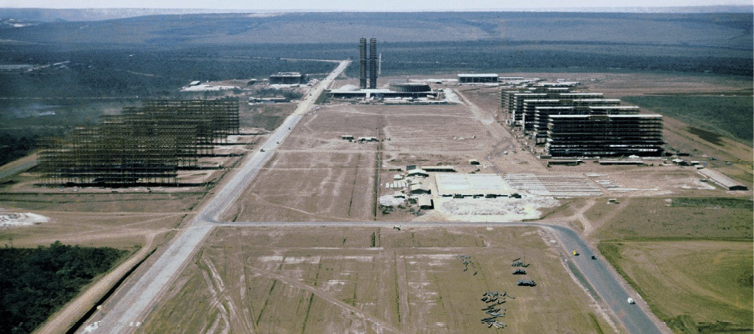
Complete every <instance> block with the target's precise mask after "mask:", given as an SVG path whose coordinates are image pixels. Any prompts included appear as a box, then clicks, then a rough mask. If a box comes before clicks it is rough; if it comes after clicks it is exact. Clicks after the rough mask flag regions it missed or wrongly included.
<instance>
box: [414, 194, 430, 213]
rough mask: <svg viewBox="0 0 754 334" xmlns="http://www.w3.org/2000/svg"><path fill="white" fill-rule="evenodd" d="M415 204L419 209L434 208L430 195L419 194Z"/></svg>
mask: <svg viewBox="0 0 754 334" xmlns="http://www.w3.org/2000/svg"><path fill="white" fill-rule="evenodd" d="M416 204H419V208H420V209H424V210H429V209H433V208H434V204H433V203H432V197H430V196H429V195H421V196H419V197H418V198H417V199H416Z"/></svg>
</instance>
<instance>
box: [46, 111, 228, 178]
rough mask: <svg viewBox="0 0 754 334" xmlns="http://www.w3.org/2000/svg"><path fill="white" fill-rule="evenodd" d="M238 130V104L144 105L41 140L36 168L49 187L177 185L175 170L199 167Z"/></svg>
mask: <svg viewBox="0 0 754 334" xmlns="http://www.w3.org/2000/svg"><path fill="white" fill-rule="evenodd" d="M238 129H239V120H238V101H237V100H231V99H222V100H212V101H209V100H188V101H166V100H162V101H145V102H144V107H141V108H125V109H124V110H123V113H122V114H121V115H115V116H103V117H102V118H101V122H100V124H97V125H93V126H87V127H78V128H76V129H74V131H73V132H72V133H71V134H70V135H69V136H68V137H66V138H62V139H61V138H55V139H48V140H45V141H44V142H43V146H42V147H43V148H42V150H41V152H40V162H39V167H38V168H39V170H40V173H41V175H42V183H43V184H48V185H102V186H127V185H138V184H176V183H177V175H178V169H179V168H189V169H190V168H198V162H197V161H198V157H199V156H202V155H211V154H212V151H213V147H214V144H216V143H222V142H225V141H226V138H227V136H228V135H230V134H237V133H238Z"/></svg>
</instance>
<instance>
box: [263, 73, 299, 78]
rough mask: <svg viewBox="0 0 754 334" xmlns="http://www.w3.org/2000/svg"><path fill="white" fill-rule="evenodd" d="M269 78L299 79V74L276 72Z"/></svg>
mask: <svg viewBox="0 0 754 334" xmlns="http://www.w3.org/2000/svg"><path fill="white" fill-rule="evenodd" d="M270 77H276V78H281V77H288V78H298V77H301V72H278V73H277V74H273V75H270Z"/></svg>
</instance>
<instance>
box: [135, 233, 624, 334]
mask: <svg viewBox="0 0 754 334" xmlns="http://www.w3.org/2000/svg"><path fill="white" fill-rule="evenodd" d="M540 233H541V232H539V230H537V229H533V228H502V227H501V228H491V227H490V228H460V227H458V228H456V227H449V228H407V229H404V230H402V231H396V230H392V229H391V230H385V229H377V228H324V227H322V228H306V229H301V228H294V227H285V228H274V227H269V228H268V227H264V228H252V227H244V228H220V229H217V230H215V232H213V234H212V236H211V237H210V239H208V240H207V242H206V244H205V246H204V247H203V248H202V249H201V251H200V253H199V254H198V255H197V256H196V257H195V258H194V261H193V262H192V263H191V264H190V265H189V267H188V268H187V269H186V270H185V271H184V272H183V273H182V274H181V276H180V278H179V279H178V282H177V283H176V284H174V285H173V286H172V287H171V289H170V290H169V291H168V295H167V298H164V299H163V300H162V301H161V302H160V303H159V304H158V305H157V306H156V309H155V311H154V312H153V313H152V314H151V315H150V316H149V317H148V318H147V319H146V320H145V322H144V324H143V325H142V327H141V328H140V331H141V332H144V333H154V332H165V331H171V330H173V329H175V328H176V324H179V323H180V324H181V326H180V327H181V328H183V330H189V331H192V332H202V333H204V332H233V333H235V332H239V333H241V332H245V333H248V332H257V333H293V332H296V333H299V332H300V333H395V332H401V333H404V332H406V333H468V332H478V333H482V332H487V331H489V332H508V333H553V332H557V331H566V332H574V333H601V332H611V331H612V328H611V327H610V325H609V324H608V323H606V322H605V321H604V320H603V318H602V317H601V316H600V315H597V314H595V311H594V310H593V309H592V308H591V307H590V305H591V301H590V299H589V298H588V296H587V295H586V293H585V292H584V291H583V290H581V288H579V287H578V286H577V285H576V284H575V283H574V282H573V280H572V279H571V278H570V277H569V276H568V274H567V272H566V269H565V267H564V264H563V263H561V260H560V258H559V256H558V254H557V250H556V247H557V246H556V245H553V244H550V243H549V242H548V243H545V242H544V241H543V237H542V236H541V235H540ZM548 240H549V238H548ZM461 256H468V258H461ZM516 258H521V261H522V262H524V263H527V264H530V266H529V267H527V268H526V271H527V275H525V276H515V275H512V274H511V273H512V272H513V270H514V269H515V268H513V267H512V266H511V263H512V262H513V260H514V259H516ZM464 261H467V263H466V264H464ZM465 268H468V269H466V270H464V269H465ZM521 278H524V279H531V280H534V281H535V282H537V286H536V287H520V286H516V285H515V283H516V282H517V281H518V280H519V279H521ZM487 291H498V292H500V293H503V292H507V297H506V298H504V299H500V300H505V303H502V304H500V305H499V306H497V307H498V308H500V309H501V310H500V313H501V314H502V313H504V314H505V316H504V317H499V318H497V320H498V321H500V322H502V323H504V324H506V325H507V328H505V329H501V330H495V329H494V328H492V329H488V328H487V326H486V325H484V324H482V323H481V322H480V319H483V318H486V317H489V315H488V314H486V313H485V312H484V311H482V309H483V308H485V307H486V306H487V305H488V304H487V303H485V302H484V301H481V300H480V299H481V298H482V297H483V294H484V293H485V292H487ZM185 305H192V307H191V308H187V307H185Z"/></svg>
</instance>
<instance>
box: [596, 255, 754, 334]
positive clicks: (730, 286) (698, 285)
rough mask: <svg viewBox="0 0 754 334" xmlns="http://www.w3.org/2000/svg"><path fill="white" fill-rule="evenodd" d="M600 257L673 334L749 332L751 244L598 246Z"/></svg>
mask: <svg viewBox="0 0 754 334" xmlns="http://www.w3.org/2000/svg"><path fill="white" fill-rule="evenodd" d="M599 249H600V252H601V253H602V254H603V255H604V256H605V257H606V258H607V259H608V261H609V262H610V263H611V264H612V265H613V267H615V268H616V269H617V270H618V271H619V272H620V273H621V275H623V276H624V277H625V278H626V279H627V280H628V281H629V283H630V284H631V285H632V286H633V287H634V288H635V289H636V291H637V292H638V293H639V294H640V295H641V296H642V297H643V298H644V299H645V300H646V301H647V303H648V304H649V306H650V308H651V309H652V312H654V313H655V314H656V315H657V316H658V317H659V318H660V319H661V320H663V321H665V322H666V323H667V324H668V326H669V327H670V328H671V329H672V330H673V331H674V332H676V333H729V332H748V333H750V332H751V331H752V329H753V328H752V320H753V319H752V293H753V291H752V279H753V277H754V276H752V260H753V259H752V243H751V242H750V241H742V242H735V241H731V242H721V241H658V242H602V243H600V245H599Z"/></svg>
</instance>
